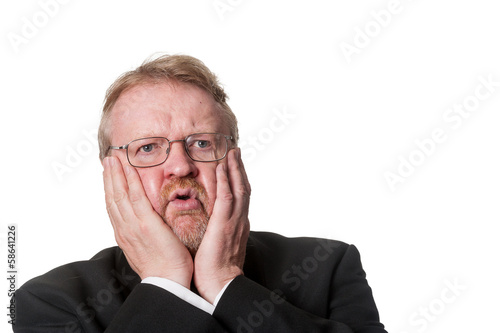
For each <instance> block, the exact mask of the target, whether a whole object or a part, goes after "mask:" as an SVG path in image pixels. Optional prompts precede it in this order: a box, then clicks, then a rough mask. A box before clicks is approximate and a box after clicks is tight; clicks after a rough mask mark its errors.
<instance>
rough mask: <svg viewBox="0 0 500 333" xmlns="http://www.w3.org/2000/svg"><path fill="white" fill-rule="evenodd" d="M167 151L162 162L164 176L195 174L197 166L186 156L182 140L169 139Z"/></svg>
mask: <svg viewBox="0 0 500 333" xmlns="http://www.w3.org/2000/svg"><path fill="white" fill-rule="evenodd" d="M167 153H168V157H167V160H166V161H165V162H164V163H163V168H164V176H165V178H167V179H171V178H173V177H178V178H182V177H188V176H189V177H193V178H194V177H196V176H197V174H198V168H197V167H196V165H195V164H194V161H193V160H192V159H191V158H190V157H189V156H188V154H187V152H186V149H185V148H184V140H171V141H170V147H169V150H168V151H167Z"/></svg>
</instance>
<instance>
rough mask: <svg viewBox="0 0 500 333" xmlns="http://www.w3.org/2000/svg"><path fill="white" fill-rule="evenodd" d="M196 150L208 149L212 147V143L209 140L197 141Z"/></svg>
mask: <svg viewBox="0 0 500 333" xmlns="http://www.w3.org/2000/svg"><path fill="white" fill-rule="evenodd" d="M195 146H196V148H207V147H209V146H210V141H208V140H197V141H196V143H195Z"/></svg>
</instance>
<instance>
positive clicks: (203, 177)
mask: <svg viewBox="0 0 500 333" xmlns="http://www.w3.org/2000/svg"><path fill="white" fill-rule="evenodd" d="M196 180H197V181H198V182H199V183H200V184H201V185H203V187H204V188H205V190H206V191H207V194H208V198H209V199H210V203H209V207H207V213H208V214H209V215H211V214H212V210H213V206H214V203H215V198H216V197H217V178H216V175H215V166H213V167H211V168H207V169H206V170H200V173H199V174H198V177H196Z"/></svg>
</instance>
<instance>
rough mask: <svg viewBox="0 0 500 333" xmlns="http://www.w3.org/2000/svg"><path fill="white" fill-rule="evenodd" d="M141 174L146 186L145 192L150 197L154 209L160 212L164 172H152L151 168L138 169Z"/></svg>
mask: <svg viewBox="0 0 500 333" xmlns="http://www.w3.org/2000/svg"><path fill="white" fill-rule="evenodd" d="M138 172H139V176H140V177H141V182H142V186H143V187H144V192H146V196H147V197H148V199H149V201H150V202H151V205H152V206H153V208H154V210H155V211H156V212H157V213H158V214H159V213H160V202H161V189H162V187H163V177H162V173H161V172H160V173H158V172H151V169H149V170H147V169H143V170H138Z"/></svg>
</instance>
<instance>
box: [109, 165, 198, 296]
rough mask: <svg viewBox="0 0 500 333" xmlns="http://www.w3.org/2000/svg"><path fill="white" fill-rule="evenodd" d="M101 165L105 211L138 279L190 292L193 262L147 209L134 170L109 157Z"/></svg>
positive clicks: (163, 225) (158, 219)
mask: <svg viewBox="0 0 500 333" xmlns="http://www.w3.org/2000/svg"><path fill="white" fill-rule="evenodd" d="M103 166H104V172H103V177H104V191H105V194H106V209H107V211H108V215H109V218H110V220H111V224H112V225H113V229H114V231H115V239H116V242H117V243H118V246H119V247H120V248H121V249H122V250H123V252H124V253H125V256H126V258H127V261H128V263H129V264H130V266H131V267H132V269H133V270H134V271H135V272H136V273H137V274H139V276H140V277H141V279H144V278H146V277H151V276H155V277H162V278H167V279H169V280H171V281H174V282H177V283H179V284H181V285H182V286H184V287H186V288H187V289H190V286H191V279H192V276H193V259H192V257H191V255H190V253H189V251H188V250H187V248H186V247H185V246H184V244H182V242H181V241H180V240H179V238H177V237H176V236H175V234H174V233H173V232H172V230H171V229H170V227H169V226H168V225H167V224H166V223H165V222H164V221H163V219H162V218H161V217H160V216H159V215H158V213H156V211H155V210H154V209H153V207H152V206H151V203H150V201H149V199H148V198H147V196H146V193H145V192H144V188H143V186H142V182H141V179H140V177H139V174H138V173H137V171H136V170H135V168H133V167H132V166H130V165H129V164H128V163H127V164H123V165H122V163H121V162H120V160H119V159H118V158H116V157H113V156H111V157H106V158H105V159H104V161H103Z"/></svg>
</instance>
